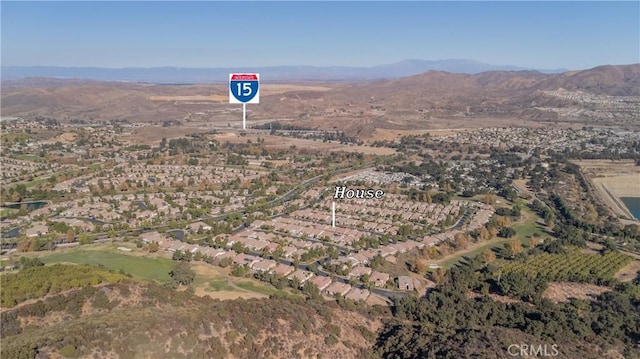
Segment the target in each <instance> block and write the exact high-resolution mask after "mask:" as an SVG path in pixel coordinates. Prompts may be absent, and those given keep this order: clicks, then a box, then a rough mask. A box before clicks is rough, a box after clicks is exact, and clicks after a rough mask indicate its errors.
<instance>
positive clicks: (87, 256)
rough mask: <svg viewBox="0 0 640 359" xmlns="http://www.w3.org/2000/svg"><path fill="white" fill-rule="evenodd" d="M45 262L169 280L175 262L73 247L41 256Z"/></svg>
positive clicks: (162, 281)
mask: <svg viewBox="0 0 640 359" xmlns="http://www.w3.org/2000/svg"><path fill="white" fill-rule="evenodd" d="M40 259H41V260H42V261H43V262H44V263H45V264H50V263H60V262H70V263H77V264H91V265H103V266H105V267H106V268H109V269H113V270H116V271H120V270H123V271H124V272H125V273H129V274H131V275H132V276H133V277H134V278H138V279H144V280H155V281H158V282H161V283H165V282H168V281H169V279H170V277H169V272H170V271H171V269H172V268H173V266H174V265H175V263H174V262H173V261H172V260H170V259H167V258H146V257H136V256H132V255H127V254H121V253H116V252H113V251H111V250H87V249H73V250H69V251H66V252H62V253H53V254H51V255H46V256H43V257H41V258H40Z"/></svg>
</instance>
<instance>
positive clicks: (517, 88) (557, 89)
mask: <svg viewBox="0 0 640 359" xmlns="http://www.w3.org/2000/svg"><path fill="white" fill-rule="evenodd" d="M409 67H411V66H409ZM225 71H226V70H225ZM389 71H390V72H392V70H389ZM393 71H395V70H393ZM317 75H318V76H320V73H318V74H317ZM225 76H227V77H228V74H226V75H225ZM301 82H303V81H293V80H291V81H290V82H289V83H286V84H285V83H281V84H277V83H276V84H274V83H272V82H269V81H266V80H263V83H262V87H261V98H260V104H259V105H255V106H254V105H252V106H249V107H248V108H249V111H250V112H249V121H251V122H253V123H255V121H261V122H262V123H265V122H268V121H275V120H281V119H286V120H287V121H294V123H292V124H295V125H297V126H302V127H306V128H319V129H325V130H331V129H340V130H343V131H345V132H346V133H347V134H349V135H352V136H358V137H361V138H367V137H368V136H369V135H371V133H373V132H374V131H375V129H376V128H380V129H390V130H415V129H436V128H468V127H486V126H510V125H514V124H517V125H519V126H522V125H534V126H538V125H544V124H545V123H547V122H549V121H552V122H553V123H557V122H558V121H559V122H567V123H569V124H572V125H575V124H580V125H585V124H589V125H597V126H604V125H606V126H625V127H629V126H631V127H634V128H637V127H638V126H640V124H639V123H638V121H637V119H638V118H639V116H640V99H639V98H640V85H639V84H640V64H634V65H619V66H600V67H596V68H593V69H589V70H583V71H571V72H564V73H559V74H545V73H541V72H539V71H532V70H521V71H485V72H481V73H476V74H463V73H451V72H445V71H439V70H430V71H427V72H424V73H421V74H418V75H412V76H406V77H402V78H396V79H390V80H370V81H350V82H334V81H326V82H323V83H319V82H317V83H314V84H303V85H300V83H301ZM296 83H298V84H296ZM1 96H2V98H1V99H2V102H1V103H2V114H3V116H21V117H25V118H30V117H31V118H32V117H35V116H44V117H52V118H56V119H58V120H60V121H63V122H64V121H69V120H71V119H83V120H86V121H89V122H92V121H109V120H112V119H119V120H128V121H131V122H157V123H162V122H163V121H167V120H171V121H173V120H176V119H179V120H181V121H186V122H192V123H193V124H194V125H199V124H203V125H207V126H210V125H216V126H220V125H222V126H227V125H228V123H229V121H233V120H234V119H235V118H236V116H235V114H234V113H233V111H234V109H237V106H236V107H234V106H230V105H229V104H228V100H227V98H228V88H227V84H226V82H225V83H218V84H211V83H208V84H190V85H178V84H170V85H154V84H149V83H136V82H114V81H98V80H78V79H60V78H28V79H20V80H9V81H3V82H2V93H1ZM608 96H624V98H615V99H614V98H610V97H608ZM527 121H529V122H528V123H527ZM531 121H533V122H531Z"/></svg>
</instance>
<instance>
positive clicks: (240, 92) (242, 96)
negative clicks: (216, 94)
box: [229, 74, 260, 104]
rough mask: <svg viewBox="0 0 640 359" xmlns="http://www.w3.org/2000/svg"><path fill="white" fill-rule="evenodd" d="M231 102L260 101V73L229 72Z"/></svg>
mask: <svg viewBox="0 0 640 359" xmlns="http://www.w3.org/2000/svg"><path fill="white" fill-rule="evenodd" d="M229 103H242V104H245V103H260V74H229Z"/></svg>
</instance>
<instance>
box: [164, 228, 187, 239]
mask: <svg viewBox="0 0 640 359" xmlns="http://www.w3.org/2000/svg"><path fill="white" fill-rule="evenodd" d="M167 234H168V235H169V236H171V237H173V238H175V239H177V240H182V239H184V236H185V234H186V233H185V232H184V231H183V230H182V229H172V230H169V231H167Z"/></svg>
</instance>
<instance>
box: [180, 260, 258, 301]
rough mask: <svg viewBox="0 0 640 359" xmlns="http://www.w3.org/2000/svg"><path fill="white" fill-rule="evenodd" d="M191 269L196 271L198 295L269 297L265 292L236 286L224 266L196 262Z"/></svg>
mask: <svg viewBox="0 0 640 359" xmlns="http://www.w3.org/2000/svg"><path fill="white" fill-rule="evenodd" d="M191 269H193V271H194V272H195V273H196V281H195V283H194V284H195V291H194V293H195V294H196V295H198V296H205V295H206V296H209V297H211V298H214V299H220V300H231V299H238V298H244V299H249V298H267V296H266V295H264V294H260V293H255V292H251V291H249V290H246V289H243V288H240V287H238V286H236V285H235V284H234V283H233V281H231V279H230V278H229V277H228V274H227V273H226V272H225V270H224V269H222V268H217V267H214V266H212V265H209V264H204V263H195V264H193V265H192V266H191Z"/></svg>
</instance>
